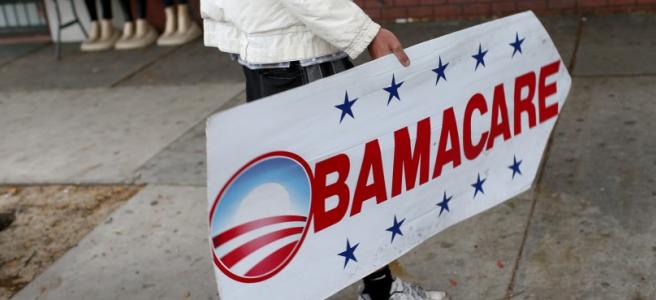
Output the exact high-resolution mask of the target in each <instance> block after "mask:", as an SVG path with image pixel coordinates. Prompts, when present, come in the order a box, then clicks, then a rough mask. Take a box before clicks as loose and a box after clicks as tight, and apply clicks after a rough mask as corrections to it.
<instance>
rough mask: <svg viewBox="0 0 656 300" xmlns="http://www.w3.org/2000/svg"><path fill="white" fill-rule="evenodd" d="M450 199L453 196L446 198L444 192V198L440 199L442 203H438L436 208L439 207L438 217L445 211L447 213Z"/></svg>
mask: <svg viewBox="0 0 656 300" xmlns="http://www.w3.org/2000/svg"><path fill="white" fill-rule="evenodd" d="M451 198H453V196H449V197H447V196H446V191H444V197H442V202H440V203H438V204H437V206H439V207H440V216H441V215H442V212H443V211H444V210H446V211H447V212H448V211H449V201H451Z"/></svg>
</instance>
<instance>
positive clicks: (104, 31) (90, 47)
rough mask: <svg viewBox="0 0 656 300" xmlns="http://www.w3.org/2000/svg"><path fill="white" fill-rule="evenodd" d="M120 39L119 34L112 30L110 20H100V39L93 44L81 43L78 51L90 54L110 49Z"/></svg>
mask: <svg viewBox="0 0 656 300" xmlns="http://www.w3.org/2000/svg"><path fill="white" fill-rule="evenodd" d="M120 37H121V33H119V32H118V31H117V30H116V29H114V27H113V25H112V22H111V20H100V37H99V38H98V39H96V40H95V41H94V42H91V43H82V45H81V46H80V50H82V51H89V52H90V51H103V50H107V49H112V48H114V45H115V44H116V41H118V39H119V38H120Z"/></svg>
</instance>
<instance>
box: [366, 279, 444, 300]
mask: <svg viewBox="0 0 656 300" xmlns="http://www.w3.org/2000/svg"><path fill="white" fill-rule="evenodd" d="M358 299H359V300H371V297H370V296H369V295H367V294H361V295H360V296H359V297H358ZM389 300H449V297H447V295H446V293H445V292H440V291H425V290H424V289H423V288H421V287H420V286H418V285H415V284H412V283H408V282H405V281H403V280H401V279H399V278H396V279H394V281H393V282H392V288H391V289H390V297H389Z"/></svg>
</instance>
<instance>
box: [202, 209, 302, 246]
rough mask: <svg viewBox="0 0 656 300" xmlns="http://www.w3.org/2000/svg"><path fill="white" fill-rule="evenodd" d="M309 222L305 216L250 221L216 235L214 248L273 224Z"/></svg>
mask: <svg viewBox="0 0 656 300" xmlns="http://www.w3.org/2000/svg"><path fill="white" fill-rule="evenodd" d="M305 220H307V218H306V217H304V216H291V215H289V216H275V217H268V218H262V219H259V220H254V221H250V222H247V223H244V224H241V225H239V226H235V227H233V228H230V229H228V230H226V231H224V232H222V233H220V234H218V235H216V236H215V237H214V238H212V243H213V244H214V248H217V247H219V246H220V245H223V244H225V243H226V242H228V241H230V240H232V239H234V238H236V237H238V236H240V235H242V234H244V233H247V232H250V231H252V230H255V229H258V228H261V227H264V226H267V225H271V224H277V223H284V222H296V221H305Z"/></svg>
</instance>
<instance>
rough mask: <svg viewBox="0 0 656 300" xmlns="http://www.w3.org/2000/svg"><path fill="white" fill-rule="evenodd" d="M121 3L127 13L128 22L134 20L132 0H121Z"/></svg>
mask: <svg viewBox="0 0 656 300" xmlns="http://www.w3.org/2000/svg"><path fill="white" fill-rule="evenodd" d="M118 2H119V3H120V4H121V9H123V13H125V17H126V18H127V21H128V22H132V21H134V16H133V15H132V8H131V7H130V0H120V1H118Z"/></svg>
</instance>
